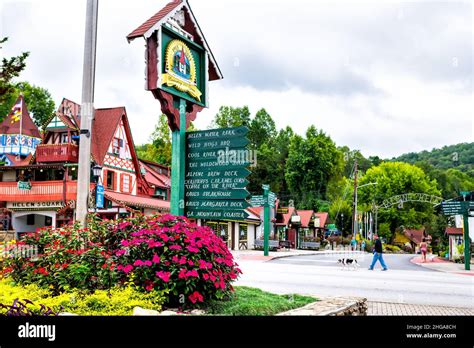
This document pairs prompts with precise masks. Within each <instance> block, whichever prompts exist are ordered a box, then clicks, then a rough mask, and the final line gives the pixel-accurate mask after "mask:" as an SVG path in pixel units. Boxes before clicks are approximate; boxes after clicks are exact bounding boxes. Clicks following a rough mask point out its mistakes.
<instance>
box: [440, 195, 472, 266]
mask: <svg viewBox="0 0 474 348" xmlns="http://www.w3.org/2000/svg"><path fill="white" fill-rule="evenodd" d="M464 197H465V196H464ZM441 210H442V212H443V214H444V215H448V216H451V215H462V217H463V222H464V224H463V229H464V233H463V235H464V269H465V270H466V271H469V270H470V269H471V253H470V249H471V243H470V241H469V211H470V210H474V202H472V201H449V202H442V203H441Z"/></svg>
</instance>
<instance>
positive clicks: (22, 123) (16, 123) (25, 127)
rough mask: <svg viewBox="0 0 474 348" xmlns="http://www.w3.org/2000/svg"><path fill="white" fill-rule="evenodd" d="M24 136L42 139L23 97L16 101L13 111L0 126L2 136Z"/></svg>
mask: <svg viewBox="0 0 474 348" xmlns="http://www.w3.org/2000/svg"><path fill="white" fill-rule="evenodd" d="M20 133H21V134H22V135H27V136H30V137H33V138H41V134H40V132H39V130H38V127H37V126H36V124H35V123H34V122H33V120H32V119H31V117H30V115H29V113H28V108H27V107H26V103H25V100H24V99H23V96H22V95H21V94H20V96H19V97H18V98H17V100H16V101H15V104H14V105H13V107H12V110H11V111H10V113H9V114H8V116H7V117H5V119H4V120H3V122H2V123H1V124H0V134H20Z"/></svg>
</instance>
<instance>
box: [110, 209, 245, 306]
mask: <svg viewBox="0 0 474 348" xmlns="http://www.w3.org/2000/svg"><path fill="white" fill-rule="evenodd" d="M130 228H131V229H133V231H131V232H130V233H128V236H127V238H124V239H122V240H121V242H120V247H119V248H117V249H116V250H115V256H116V257H117V258H118V261H117V262H118V266H117V270H118V271H119V272H122V274H123V276H124V277H125V278H127V280H129V281H132V282H133V283H135V284H136V285H137V286H139V287H141V288H143V289H144V290H145V291H152V290H154V289H160V290H168V291H169V292H168V293H169V299H168V305H178V306H183V307H190V306H193V305H197V304H200V303H203V302H207V301H209V300H213V299H222V298H224V297H225V296H227V295H229V294H230V293H231V292H232V291H233V288H232V285H231V283H232V282H233V281H234V280H236V279H237V277H238V276H239V274H240V273H241V271H240V269H238V268H237V264H236V263H235V262H234V260H233V257H232V254H231V253H230V252H229V249H228V248H227V246H226V245H225V243H224V242H223V241H222V240H221V239H220V238H219V237H218V236H216V234H215V233H214V232H213V231H212V230H211V229H209V228H208V227H199V226H197V225H196V224H194V223H190V222H189V221H188V220H187V219H186V218H184V217H175V216H172V215H164V216H161V217H147V218H145V220H144V221H142V223H141V224H132V223H131V222H128V223H127V222H122V223H119V225H118V226H117V229H120V230H122V229H130Z"/></svg>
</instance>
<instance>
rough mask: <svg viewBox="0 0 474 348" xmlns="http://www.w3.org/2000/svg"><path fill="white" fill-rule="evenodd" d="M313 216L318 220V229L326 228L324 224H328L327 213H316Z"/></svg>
mask: <svg viewBox="0 0 474 348" xmlns="http://www.w3.org/2000/svg"><path fill="white" fill-rule="evenodd" d="M314 215H315V216H316V217H318V218H319V226H320V227H324V226H326V224H327V222H328V218H329V213H327V212H318V213H314Z"/></svg>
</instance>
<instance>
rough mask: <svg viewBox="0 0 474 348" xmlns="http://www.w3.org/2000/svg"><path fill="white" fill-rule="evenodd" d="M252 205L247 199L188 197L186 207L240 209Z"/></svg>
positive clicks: (194, 208) (192, 208)
mask: <svg viewBox="0 0 474 348" xmlns="http://www.w3.org/2000/svg"><path fill="white" fill-rule="evenodd" d="M248 207H250V204H249V203H248V202H247V201H245V200H241V199H239V200H224V199H209V200H207V199H206V200H200V199H192V198H191V199H188V200H187V201H186V209H189V210H209V209H213V210H220V209H222V210H239V209H246V208H248Z"/></svg>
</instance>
